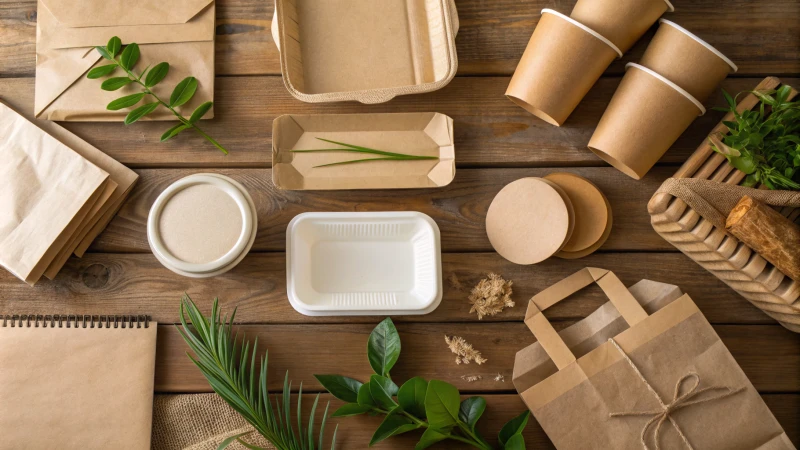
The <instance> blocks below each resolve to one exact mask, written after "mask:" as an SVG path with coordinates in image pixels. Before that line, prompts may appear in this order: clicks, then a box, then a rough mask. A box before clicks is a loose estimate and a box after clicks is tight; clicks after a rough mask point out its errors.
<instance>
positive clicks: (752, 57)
mask: <svg viewBox="0 0 800 450" xmlns="http://www.w3.org/2000/svg"><path fill="white" fill-rule="evenodd" d="M273 4H274V2H273V1H271V0H217V40H216V43H217V45H216V60H217V68H216V69H217V73H218V74H220V75H243V74H250V75H256V74H258V75H263V74H279V73H280V65H279V60H278V58H279V54H278V50H277V48H276V47H275V44H274V42H273V40H272V36H271V34H270V21H271V20H272V11H273ZM456 4H457V7H458V12H459V18H460V21H461V29H460V31H459V34H458V38H457V39H456V46H457V47H458V59H459V75H470V74H504V75H508V74H511V73H512V72H513V71H514V68H515V67H516V65H517V62H518V61H519V58H520V56H521V55H522V52H523V51H524V50H525V46H526V45H527V43H528V40H529V39H530V36H531V33H533V30H534V28H535V27H536V24H537V22H538V21H539V17H540V11H541V10H542V8H553V9H556V10H558V11H561V12H564V13H569V12H570V11H571V10H572V7H573V5H574V4H575V0H495V1H491V2H487V1H484V0H457V1H456ZM675 7H676V12H675V13H668V14H666V16H665V17H667V18H668V19H670V20H674V21H675V22H677V23H679V24H681V25H683V26H684V27H686V28H688V29H689V30H691V31H692V32H694V33H696V34H697V35H699V36H700V37H701V38H703V39H706V40H707V41H708V42H709V43H710V44H712V45H714V46H716V47H717V48H718V49H720V50H721V51H722V52H723V53H725V54H726V55H727V56H728V57H730V58H731V59H732V60H733V61H735V62H736V63H737V64H738V65H739V68H740V72H741V73H742V74H763V73H772V74H787V73H789V74H797V73H800V42H798V40H797V36H798V35H800V24H798V21H797V20H796V19H797V17H798V15H799V14H800V5H799V4H798V3H797V2H796V1H794V0H778V1H769V2H764V1H760V0H731V1H728V2H726V4H725V7H724V8H720V7H719V2H717V1H715V0H695V1H692V2H688V1H684V2H680V1H678V2H676V3H675ZM709 17H713V18H714V20H709ZM0 29H2V34H0V42H4V43H12V44H10V45H2V46H0V76H30V75H32V74H33V72H34V67H35V64H36V62H35V55H34V49H35V42H36V2H35V1H30V0H28V1H8V0H4V1H3V2H0ZM652 35H653V31H652V30H651V31H650V32H648V33H647V34H646V35H645V36H644V37H643V38H642V40H640V41H639V43H638V44H637V45H636V46H635V47H634V48H633V49H632V50H631V51H629V52H628V53H627V54H626V55H625V57H624V58H623V59H622V60H620V61H618V62H616V63H614V65H612V66H611V68H610V69H609V73H614V74H619V73H621V72H622V71H623V70H624V69H623V67H624V64H625V62H627V61H638V60H639V59H640V57H641V55H642V53H643V52H644V49H645V48H646V47H647V43H648V42H649V40H650V38H651V37H652ZM743 36H746V39H743V38H742V37H743Z"/></svg>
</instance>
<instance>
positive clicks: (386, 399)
mask: <svg viewBox="0 0 800 450" xmlns="http://www.w3.org/2000/svg"><path fill="white" fill-rule="evenodd" d="M397 392H398V387H397V385H396V384H394V382H393V381H392V380H390V379H388V378H386V377H382V376H380V375H373V376H371V377H370V379H369V393H370V394H371V395H372V398H373V399H374V400H375V402H376V403H378V405H379V406H381V407H383V408H384V409H393V408H395V407H396V406H397V402H395V401H394V399H393V398H392V397H393V396H394V395H397Z"/></svg>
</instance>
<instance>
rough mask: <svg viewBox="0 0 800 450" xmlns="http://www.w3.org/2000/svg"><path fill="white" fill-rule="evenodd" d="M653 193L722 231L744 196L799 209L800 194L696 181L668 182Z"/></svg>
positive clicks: (691, 179)
mask: <svg viewBox="0 0 800 450" xmlns="http://www.w3.org/2000/svg"><path fill="white" fill-rule="evenodd" d="M656 193H657V194H662V193H663V194H670V195H672V196H675V197H677V198H679V199H681V200H683V201H684V202H686V204H687V205H689V206H690V207H692V209H694V210H695V211H697V213H698V214H700V215H701V216H703V218H705V219H706V220H708V221H709V222H711V223H713V224H714V226H716V227H717V228H722V229H723V230H724V229H725V219H726V218H727V217H728V214H730V212H731V210H732V209H733V208H734V207H735V206H736V204H737V203H739V200H741V199H742V197H744V196H745V195H748V196H750V197H752V198H754V199H756V200H758V201H760V202H762V203H766V204H767V205H772V206H791V207H795V208H799V207H800V192H795V191H772V190H765V189H754V188H749V187H744V186H737V185H734V184H726V183H719V182H716V181H711V180H701V179H698V178H668V179H667V180H666V181H664V184H662V185H661V187H660V188H659V189H658V192H656Z"/></svg>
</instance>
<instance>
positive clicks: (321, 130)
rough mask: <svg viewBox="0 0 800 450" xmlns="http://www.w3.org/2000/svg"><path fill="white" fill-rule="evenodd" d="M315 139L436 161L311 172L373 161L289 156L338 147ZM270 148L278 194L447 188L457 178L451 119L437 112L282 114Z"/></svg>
mask: <svg viewBox="0 0 800 450" xmlns="http://www.w3.org/2000/svg"><path fill="white" fill-rule="evenodd" d="M317 138H323V139H329V140H333V141H336V142H342V143H345V144H350V145H358V146H362V147H369V148H374V149H376V150H382V151H387V152H399V153H404V154H411V155H424V156H438V157H439V159H438V160H419V161H379V162H366V163H358V164H345V165H339V166H332V167H316V168H315V167H314V166H318V165H322V164H329V163H334V162H339V161H350V160H354V159H361V158H372V157H375V156H374V155H365V154H361V153H352V152H336V153H293V152H292V150H312V149H326V148H338V146H336V145H333V144H330V143H327V142H323V141H320V140H319V139H317ZM272 145H273V147H272V180H273V182H274V183H275V186H277V187H278V188H280V189H290V190H306V189H308V190H334V189H401V188H431V187H442V186H446V185H448V184H450V182H452V181H453V178H454V177H455V174H456V165H455V147H454V145H453V119H451V118H450V117H448V116H445V115H444V114H439V113H403V114H342V115H333V114H319V115H297V114H292V115H284V116H281V117H278V118H277V119H275V121H274V122H273V124H272ZM342 148H344V147H342Z"/></svg>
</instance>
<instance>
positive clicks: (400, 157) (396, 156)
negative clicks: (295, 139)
mask: <svg viewBox="0 0 800 450" xmlns="http://www.w3.org/2000/svg"><path fill="white" fill-rule="evenodd" d="M317 139H318V140H320V141H323V142H327V143H329V144H335V145H341V146H342V148H320V149H314V150H291V152H292V153H336V152H352V153H366V154H370V155H378V156H381V158H365V159H354V160H350V161H342V162H335V163H330V164H321V165H319V166H314V168H315V169H316V168H318V167H331V166H342V165H345V164H356V163H363V162H370V161H420V160H431V159H439V157H438V156H417V155H407V154H404V153H394V152H385V151H383V150H376V149H374V148H369V147H361V146H359V145H352V144H345V143H342V142H336V141H331V140H329V139H323V138H317Z"/></svg>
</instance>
